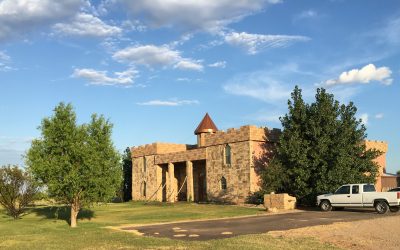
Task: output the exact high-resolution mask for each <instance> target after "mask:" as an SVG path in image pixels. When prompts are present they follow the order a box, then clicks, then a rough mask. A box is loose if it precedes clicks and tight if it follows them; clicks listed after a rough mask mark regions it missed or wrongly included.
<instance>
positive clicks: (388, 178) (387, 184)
mask: <svg viewBox="0 0 400 250" xmlns="http://www.w3.org/2000/svg"><path fill="white" fill-rule="evenodd" d="M365 146H366V148H367V150H368V149H377V150H379V151H381V152H382V153H383V154H382V155H380V156H378V157H377V158H376V159H375V162H376V163H377V164H378V165H379V176H378V178H377V179H376V183H375V187H376V190H377V191H382V192H384V191H387V190H389V189H391V188H395V187H397V185H398V176H397V175H396V174H390V173H387V172H386V153H387V151H388V144H387V143H386V142H384V141H370V140H366V141H365Z"/></svg>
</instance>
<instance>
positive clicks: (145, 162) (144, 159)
mask: <svg viewBox="0 0 400 250" xmlns="http://www.w3.org/2000/svg"><path fill="white" fill-rule="evenodd" d="M146 165H147V161H146V156H143V172H145V173H146V170H147V168H146V167H147V166H146Z"/></svg>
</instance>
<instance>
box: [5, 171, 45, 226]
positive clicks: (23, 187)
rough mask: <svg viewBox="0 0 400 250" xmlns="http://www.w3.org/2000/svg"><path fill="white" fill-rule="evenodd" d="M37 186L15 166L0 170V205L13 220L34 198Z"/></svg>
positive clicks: (25, 173) (26, 174)
mask: <svg viewBox="0 0 400 250" xmlns="http://www.w3.org/2000/svg"><path fill="white" fill-rule="evenodd" d="M37 191H38V189H37V186H36V185H35V184H34V182H33V180H32V178H31V176H30V175H29V174H28V173H27V172H25V171H23V170H22V169H19V168H18V167H17V166H10V165H8V166H2V167H1V168H0V204H1V205H2V206H3V207H4V208H5V209H6V211H7V213H8V214H9V215H10V216H12V217H13V218H14V219H17V218H19V216H20V215H21V214H22V213H23V212H24V209H25V208H26V206H28V205H29V204H30V203H31V202H32V201H33V200H34V198H35V194H36V193H37Z"/></svg>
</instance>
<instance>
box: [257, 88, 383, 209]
mask: <svg viewBox="0 0 400 250" xmlns="http://www.w3.org/2000/svg"><path fill="white" fill-rule="evenodd" d="M356 113H357V108H356V107H355V106H354V104H353V103H349V104H348V105H344V104H342V105H340V103H339V102H338V101H336V100H335V99H334V96H333V95H332V94H329V93H327V92H326V90H325V89H323V88H321V89H317V93H316V95H315V102H314V103H311V104H306V103H305V102H304V100H303V98H302V94H301V89H300V88H298V87H297V86H296V87H295V89H294V91H293V93H292V100H289V101H288V113H287V114H286V115H285V116H284V117H282V118H281V119H280V120H281V123H282V127H283V131H282V135H281V136H280V138H279V143H278V145H277V153H276V156H275V159H274V161H273V162H271V166H270V167H271V168H272V169H278V170H279V171H277V170H275V171H273V173H274V172H277V173H278V174H279V175H274V176H273V177H274V178H278V180H275V181H274V182H271V178H272V177H271V176H269V179H268V178H265V177H264V178H263V180H264V189H267V188H268V187H271V186H274V185H275V186H276V182H278V183H281V187H279V189H280V190H284V191H285V192H288V193H291V194H293V195H295V196H296V197H297V198H298V199H299V200H300V202H302V203H306V204H312V203H314V200H315V196H316V195H317V194H320V193H325V192H333V191H335V189H336V188H337V187H339V186H340V185H342V184H344V183H357V182H369V183H374V182H375V178H376V176H377V173H378V165H377V164H376V163H375V162H374V161H373V159H375V158H376V157H377V156H379V155H380V154H381V153H380V152H378V151H377V150H371V149H370V150H366V147H365V143H364V140H365V139H366V128H365V126H364V125H363V124H362V122H361V120H359V119H357V118H356ZM266 171H268V169H267V170H266ZM273 173H272V174H273ZM269 175H271V174H269ZM266 176H267V177H268V174H267V175H266Z"/></svg>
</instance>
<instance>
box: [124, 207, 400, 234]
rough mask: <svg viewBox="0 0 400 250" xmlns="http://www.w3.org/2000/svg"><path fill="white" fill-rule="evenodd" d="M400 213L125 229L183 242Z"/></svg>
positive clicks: (341, 213)
mask: <svg viewBox="0 0 400 250" xmlns="http://www.w3.org/2000/svg"><path fill="white" fill-rule="evenodd" d="M399 215H400V213H388V214H386V215H380V214H377V213H375V212H374V211H373V210H344V211H332V212H320V211H304V212H303V211H302V212H294V213H285V214H274V215H258V216H251V217H245V218H231V219H218V220H205V221H193V222H180V223H170V224H161V225H148V226H140V227H123V228H121V229H122V230H126V231H131V230H136V231H138V232H139V233H141V234H143V235H144V236H152V237H167V238H171V239H180V240H210V239H221V238H227V237H234V236H238V235H243V234H257V233H266V232H269V231H281V230H288V229H295V228H301V227H308V226H316V225H327V224H332V223H334V222H348V221H357V220H365V219H374V218H382V217H385V216H399Z"/></svg>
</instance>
